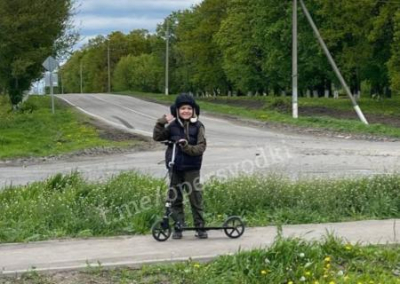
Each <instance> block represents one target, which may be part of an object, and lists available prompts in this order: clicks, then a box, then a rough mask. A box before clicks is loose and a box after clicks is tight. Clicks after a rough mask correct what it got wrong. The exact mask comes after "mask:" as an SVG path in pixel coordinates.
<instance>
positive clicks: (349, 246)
mask: <svg viewBox="0 0 400 284" xmlns="http://www.w3.org/2000/svg"><path fill="white" fill-rule="evenodd" d="M344 248H345V249H346V250H352V248H353V246H352V245H351V244H347V245H346V246H345V247H344Z"/></svg>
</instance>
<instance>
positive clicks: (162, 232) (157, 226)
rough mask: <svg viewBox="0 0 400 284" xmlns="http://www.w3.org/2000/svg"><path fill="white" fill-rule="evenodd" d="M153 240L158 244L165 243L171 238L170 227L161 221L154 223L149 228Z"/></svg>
mask: <svg viewBox="0 0 400 284" xmlns="http://www.w3.org/2000/svg"><path fill="white" fill-rule="evenodd" d="M151 233H152V235H153V238H154V239H156V240H157V241H159V242H165V241H166V240H168V239H169V237H170V236H171V227H170V226H169V224H165V223H164V221H163V220H159V221H157V222H155V223H154V224H153V226H152V228H151Z"/></svg>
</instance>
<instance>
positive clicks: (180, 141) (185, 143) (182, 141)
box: [178, 139, 188, 147]
mask: <svg viewBox="0 0 400 284" xmlns="http://www.w3.org/2000/svg"><path fill="white" fill-rule="evenodd" d="M178 144H179V145H180V146H182V147H185V146H186V145H187V144H188V141H187V140H186V139H179V141H178Z"/></svg>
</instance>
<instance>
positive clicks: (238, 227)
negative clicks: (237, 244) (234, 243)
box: [223, 216, 245, 239]
mask: <svg viewBox="0 0 400 284" xmlns="http://www.w3.org/2000/svg"><path fill="white" fill-rule="evenodd" d="M223 228H224V232H225V235H227V236H228V237H230V238H232V239H237V238H239V237H241V236H242V235H243V233H244V228H245V227H244V223H243V221H242V219H240V217H238V216H232V217H229V218H228V219H226V221H225V222H224V225H223Z"/></svg>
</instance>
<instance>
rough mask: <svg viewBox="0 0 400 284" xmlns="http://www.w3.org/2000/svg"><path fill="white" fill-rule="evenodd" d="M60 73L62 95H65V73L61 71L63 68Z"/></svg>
mask: <svg viewBox="0 0 400 284" xmlns="http://www.w3.org/2000/svg"><path fill="white" fill-rule="evenodd" d="M58 73H59V74H60V84H61V94H62V95H64V81H63V78H62V74H63V72H62V71H61V68H60V69H59V71H58Z"/></svg>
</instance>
